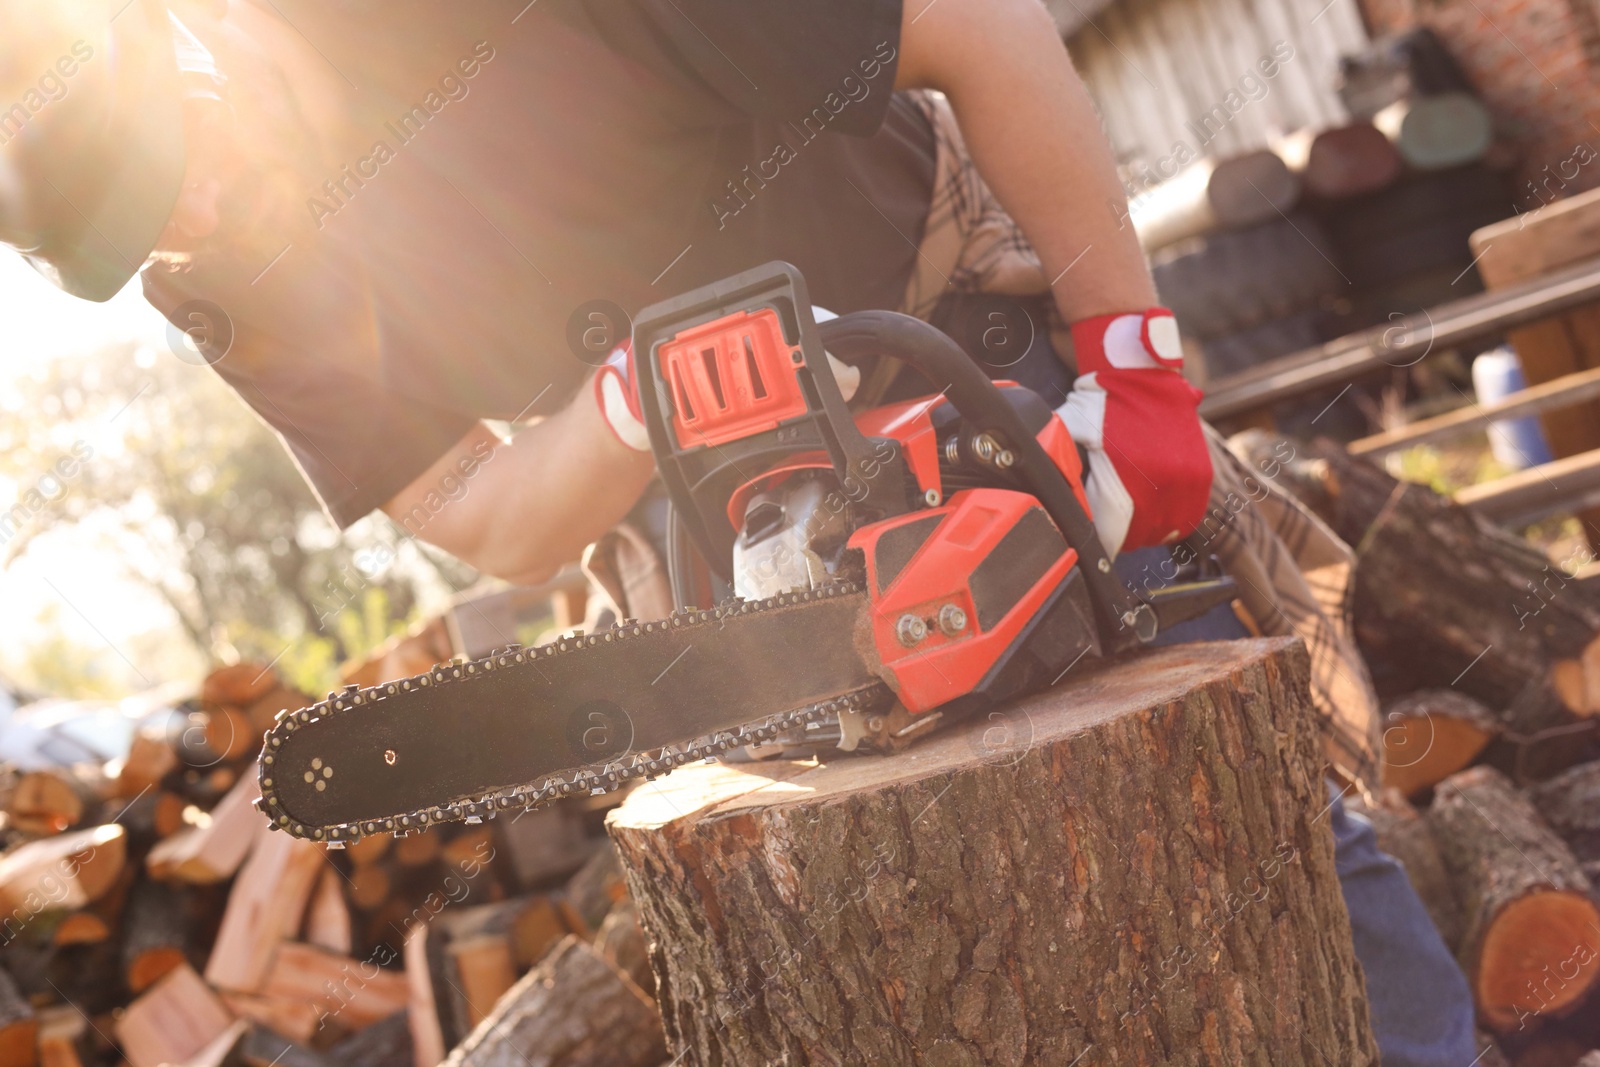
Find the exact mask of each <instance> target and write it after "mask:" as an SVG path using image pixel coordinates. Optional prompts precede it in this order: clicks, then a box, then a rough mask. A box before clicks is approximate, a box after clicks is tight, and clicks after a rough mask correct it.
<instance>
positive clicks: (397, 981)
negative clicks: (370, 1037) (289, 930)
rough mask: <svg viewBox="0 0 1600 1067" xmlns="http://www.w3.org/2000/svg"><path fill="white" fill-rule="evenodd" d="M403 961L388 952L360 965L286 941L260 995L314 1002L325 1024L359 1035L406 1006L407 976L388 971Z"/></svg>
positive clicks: (383, 950)
mask: <svg viewBox="0 0 1600 1067" xmlns="http://www.w3.org/2000/svg"><path fill="white" fill-rule="evenodd" d="M399 961H400V955H399V953H398V952H396V951H395V950H394V949H392V948H389V947H388V946H380V947H379V950H378V951H376V952H374V953H373V954H372V956H370V957H369V958H367V959H364V960H358V959H353V958H351V957H349V956H340V955H336V954H335V953H332V952H325V951H323V950H322V949H320V948H316V947H315V946H313V945H306V944H301V943H300V942H297V941H285V942H284V943H283V944H281V945H279V946H278V951H277V952H276V953H274V954H273V958H272V963H271V966H270V967H268V969H267V976H266V980H265V981H264V982H263V983H262V985H261V993H262V995H263V996H269V997H283V998H286V999H299V1000H307V1001H310V1002H312V1003H314V1004H316V1005H317V1006H318V1007H319V1008H320V1009H321V1010H322V1018H323V1023H324V1024H328V1023H333V1022H337V1023H338V1024H339V1025H340V1026H342V1027H344V1028H345V1029H347V1030H360V1029H361V1028H362V1027H365V1026H370V1025H372V1024H373V1023H375V1022H377V1021H378V1020H379V1019H384V1018H387V1017H388V1016H390V1015H393V1014H394V1013H395V1012H397V1011H399V1010H401V1009H402V1008H404V1007H405V1006H406V1003H407V1000H408V998H409V993H408V990H407V988H406V979H405V976H404V975H403V974H401V973H400V972H398V971H389V970H384V969H383V965H386V964H391V963H398V962H399Z"/></svg>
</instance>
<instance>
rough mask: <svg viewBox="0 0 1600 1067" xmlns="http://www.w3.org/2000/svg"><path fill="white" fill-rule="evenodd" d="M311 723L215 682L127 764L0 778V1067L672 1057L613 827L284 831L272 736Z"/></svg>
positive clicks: (253, 673) (290, 706) (158, 724)
mask: <svg viewBox="0 0 1600 1067" xmlns="http://www.w3.org/2000/svg"><path fill="white" fill-rule="evenodd" d="M309 702H310V698H308V697H307V696H305V695H304V694H301V693H298V692H295V691H293V690H292V689H289V688H287V687H286V686H284V685H283V684H282V683H280V681H279V680H278V679H277V678H276V677H275V676H274V675H273V674H272V673H271V672H270V671H269V670H267V669H266V668H264V667H262V666H261V665H259V664H239V665H235V666H230V667H224V668H220V669H218V670H216V671H214V672H213V673H212V674H211V675H210V676H208V677H207V678H206V680H205V682H204V684H203V685H202V686H201V689H200V692H199V694H198V696H197V697H196V698H195V699H194V700H192V701H189V702H187V703H186V704H185V705H183V706H182V707H180V708H179V709H177V710H176V711H175V712H174V713H173V714H172V715H171V717H166V716H163V717H162V718H160V719H157V720H152V721H150V722H147V723H145V724H144V725H142V726H141V728H140V729H139V731H138V733H137V734H136V736H135V737H134V739H133V741H132V743H131V745H130V746H129V749H128V752H127V755H126V756H125V757H124V758H122V759H119V760H114V761H112V762H110V763H107V764H105V765H103V766H91V765H80V766H74V767H68V768H52V767H48V766H46V767H30V768H29V769H28V770H27V771H25V772H24V771H18V770H15V769H9V768H8V769H0V813H3V815H0V819H3V822H0V844H3V846H4V851H3V854H0V1067H15V1065H23V1067H31V1065H45V1067H94V1065H106V1067H110V1065H114V1064H126V1065H127V1067H161V1065H165V1064H170V1065H174V1067H178V1065H181V1067H243V1065H250V1067H266V1065H268V1064H276V1065H278V1067H329V1065H332V1064H349V1065H355V1067H395V1065H402V1067H404V1065H411V1064H415V1065H416V1067H435V1065H437V1064H439V1063H441V1062H443V1061H444V1060H445V1059H446V1057H447V1055H448V1056H451V1062H452V1063H462V1064H491V1063H498V1062H503V1059H496V1058H495V1057H496V1056H497V1055H500V1053H496V1052H495V1051H494V1049H495V1048H496V1047H498V1046H499V1045H501V1044H503V1041H502V1039H501V1038H499V1037H496V1038H492V1039H486V1038H484V1037H483V1036H481V1035H480V1036H478V1037H477V1038H476V1039H475V1040H468V1039H469V1038H471V1037H472V1036H473V1035H474V1033H475V1032H476V1031H478V1030H481V1029H482V1028H483V1027H484V1026H485V1025H486V1024H487V1025H489V1026H498V1027H499V1030H498V1031H496V1033H498V1034H501V1035H509V1036H510V1039H512V1040H515V1041H516V1042H517V1043H518V1045H519V1046H520V1047H521V1048H523V1049H525V1050H528V1051H529V1053H530V1054H531V1053H533V1052H535V1051H537V1052H538V1053H539V1054H541V1055H544V1056H545V1057H546V1059H544V1060H542V1061H541V1062H546V1063H550V1064H552V1065H556V1064H559V1065H562V1067H571V1065H577V1064H589V1063H593V1064H602V1063H608V1064H609V1063H618V1062H622V1061H621V1060H618V1059H616V1058H615V1056H616V1055H617V1053H616V1049H617V1048H625V1049H626V1048H631V1049H636V1050H644V1051H643V1052H642V1053H641V1055H643V1059H640V1060H638V1062H639V1063H640V1064H641V1067H655V1065H656V1064H658V1063H660V1062H661V1061H662V1060H664V1059H666V1055H665V1052H664V1050H663V1049H662V1045H661V1040H662V1039H661V1028H660V1023H659V1021H658V1019H657V1015H656V1009H655V1006H654V1001H653V1000H652V998H651V995H650V994H649V993H648V992H646V990H648V989H651V988H652V980H651V979H650V976H649V969H648V966H647V965H645V963H644V945H643V935H642V933H640V932H639V928H638V923H637V920H636V918H634V915H633V912H632V911H631V909H630V908H628V907H626V906H619V905H621V903H622V901H623V897H624V891H623V887H622V881H621V874H620V872H619V871H618V869H617V868H616V864H615V860H614V857H613V856H612V854H611V852H610V848H609V846H608V845H606V844H605V842H604V838H603V832H602V820H603V818H604V808H603V807H598V806H597V807H592V808H591V807H586V806H585V805H583V804H572V805H568V806H565V807H563V808H562V809H559V810H547V811H542V812H536V813H532V814H528V815H525V816H523V817H521V818H518V819H516V820H510V819H503V820H496V821H494V822H491V823H489V824H485V825H480V826H466V825H458V826H445V827H436V828H433V829H430V830H428V831H426V832H423V833H418V834H412V835H409V836H406V837H398V838H394V839H391V838H389V837H387V836H377V837H372V838H367V839H365V840H363V841H362V842H360V843H359V844H358V845H356V846H354V847H352V848H349V849H347V850H344V851H342V852H334V851H328V850H325V849H324V848H323V847H322V846H319V845H315V844H312V843H310V842H306V841H298V840H295V839H293V838H290V837H288V836H287V835H284V834H278V833H272V832H269V831H268V829H267V826H266V820H265V818H264V817H263V816H262V815H261V814H260V813H259V812H258V811H257V810H256V808H255V806H254V801H255V800H256V798H257V797H258V795H259V791H258V787H257V780H256V766H255V757H256V755H257V754H258V753H259V751H260V743H261V742H260V738H261V734H262V732H263V731H264V730H265V729H266V728H267V726H268V725H269V724H270V723H271V722H272V720H273V717H274V716H275V715H276V714H277V713H278V712H279V711H280V710H294V709H297V708H299V707H302V706H304V705H305V704H307V703H309ZM598 799H601V798H597V800H598ZM610 802H614V799H613V800H612V801H610ZM541 1005H546V1006H560V1011H559V1015H560V1018H559V1019H556V1018H545V1016H546V1015H548V1014H549V1013H548V1012H547V1011H545V1010H544V1008H542V1007H541ZM551 1010H555V1009H554V1008H551ZM585 1028H588V1029H587V1030H585ZM580 1031H582V1032H580ZM584 1033H587V1034H589V1035H590V1037H591V1038H593V1037H595V1036H596V1035H604V1041H603V1042H601V1043H599V1044H594V1043H593V1042H592V1041H591V1043H590V1045H589V1046H585V1045H584V1041H585V1040H586V1039H585V1038H584ZM463 1042H465V1043H464V1044H462V1043H463ZM614 1042H615V1043H616V1044H615V1045H613V1043H614ZM458 1044H461V1045H462V1047H461V1048H460V1049H458V1050H457V1051H456V1052H455V1053H454V1054H451V1053H450V1051H449V1050H450V1049H451V1048H452V1047H453V1046H456V1045H458ZM585 1048H587V1051H585ZM505 1062H509V1061H505ZM628 1062H633V1061H631V1060H630V1061H628Z"/></svg>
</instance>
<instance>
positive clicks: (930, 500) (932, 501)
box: [922, 489, 944, 508]
mask: <svg viewBox="0 0 1600 1067" xmlns="http://www.w3.org/2000/svg"><path fill="white" fill-rule="evenodd" d="M922 499H923V500H924V501H925V502H926V503H927V505H928V506H929V507H930V508H936V507H938V506H939V505H940V504H941V503H943V502H944V497H942V496H940V495H939V490H937V489H929V490H928V491H927V492H926V493H923V494H922Z"/></svg>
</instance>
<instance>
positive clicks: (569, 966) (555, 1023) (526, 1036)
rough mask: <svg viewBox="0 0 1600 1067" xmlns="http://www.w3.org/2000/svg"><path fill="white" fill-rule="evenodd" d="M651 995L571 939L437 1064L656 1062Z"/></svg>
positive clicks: (660, 1054)
mask: <svg viewBox="0 0 1600 1067" xmlns="http://www.w3.org/2000/svg"><path fill="white" fill-rule="evenodd" d="M666 1058H667V1057H666V1048H665V1046H664V1045H663V1044H662V1040H661V1024H660V1022H659V1021H658V1020H657V1018H656V1012H655V1008H654V1006H653V1005H652V1004H651V1003H650V998H649V997H647V996H645V995H644V993H643V992H642V991H641V990H640V989H639V987H638V986H636V985H634V984H633V982H632V981H631V980H629V979H628V977H627V976H626V975H624V974H622V972H620V971H618V970H617V969H616V968H615V967H613V966H611V964H609V963H607V962H606V961H605V960H603V959H601V958H600V957H599V956H597V955H595V953H594V951H593V950H592V949H590V948H589V947H588V946H587V945H585V944H584V943H583V942H582V941H579V940H578V939H577V938H575V937H568V938H567V939H566V940H564V941H562V942H561V943H560V944H559V945H557V946H556V947H555V949H553V950H552V951H551V953H550V955H549V956H548V957H546V958H545V959H544V961H543V962H541V963H540V964H539V966H537V967H535V968H534V969H533V970H531V971H529V972H528V973H527V974H526V975H524V976H523V977H522V980H521V981H519V982H518V983H517V984H516V985H515V986H513V987H512V988H511V990H510V992H508V993H507V994H506V995H505V997H504V998H503V999H502V1000H501V1001H500V1003H499V1004H498V1005H497V1006H496V1007H495V1009H494V1011H493V1012H492V1013H490V1014H489V1015H488V1016H487V1017H486V1018H485V1019H484V1020H483V1021H482V1022H481V1023H479V1024H478V1026H477V1028H476V1029H474V1030H473V1031H472V1033H471V1034H470V1035H468V1037H467V1039H466V1040H465V1041H463V1042H462V1043H461V1044H460V1045H459V1046H457V1047H456V1049H455V1050H454V1051H452V1052H451V1053H450V1057H449V1059H447V1060H445V1062H444V1067H526V1065H527V1064H529V1063H537V1064H541V1065H544V1067H657V1065H658V1064H660V1063H661V1062H662V1061H663V1060H665V1059H666Z"/></svg>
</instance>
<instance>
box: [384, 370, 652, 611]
mask: <svg viewBox="0 0 1600 1067" xmlns="http://www.w3.org/2000/svg"><path fill="white" fill-rule="evenodd" d="M598 397H599V391H598V389H596V388H594V387H592V386H585V387H584V388H583V389H580V390H579V392H578V394H577V396H576V397H574V398H573V401H572V403H570V404H568V405H567V406H566V407H565V408H563V409H562V410H561V411H559V412H557V413H556V414H554V415H552V416H551V417H550V418H548V419H545V420H544V421H542V422H539V423H536V424H534V425H532V426H529V427H527V428H525V429H523V430H522V431H521V432H519V433H518V434H517V435H516V437H515V438H513V439H512V440H510V441H503V440H501V439H500V438H499V437H497V436H495V434H494V432H493V431H492V430H490V429H489V428H488V427H487V426H484V425H482V424H481V423H480V424H479V425H478V426H476V427H474V428H473V429H472V430H470V431H469V432H468V433H467V435H466V436H465V437H463V438H462V439H461V440H460V441H459V442H457V444H456V446H455V448H453V449H451V451H450V452H449V453H447V454H445V455H443V456H441V457H439V460H438V461H437V462H436V463H434V465H433V466H432V467H430V468H428V470H427V471H426V472H425V473H424V474H423V475H422V476H421V477H419V478H417V480H416V481H414V482H412V483H411V484H410V485H408V486H406V487H405V488H404V489H402V490H401V491H400V492H399V493H398V494H396V495H395V497H394V499H392V500H390V501H389V502H388V503H387V504H385V505H384V506H383V510H384V512H385V513H386V514H387V515H388V516H389V517H390V518H392V519H394V520H395V521H396V522H398V523H400V525H402V526H404V527H405V528H406V530H407V531H409V532H410V533H412V534H414V535H415V536H417V537H419V538H421V539H422V540H424V541H427V542H428V543H430V544H433V545H437V546H438V547H440V548H442V549H444V550H445V551H446V552H449V553H450V554H451V555H453V556H455V557H457V558H458V559H461V560H464V561H465V562H467V563H470V564H471V565H472V566H474V567H476V568H478V569H479V570H481V571H483V572H485V573H487V574H493V575H495V576H497V577H500V578H504V579H506V580H507V581H512V582H521V583H525V584H530V585H531V584H534V583H537V582H541V581H544V580H545V579H547V578H549V577H550V576H551V575H552V574H554V573H555V572H556V571H557V570H559V569H560V568H561V566H562V564H564V563H569V562H572V561H574V560H576V559H577V558H578V557H579V556H580V555H581V554H582V552H583V549H584V546H585V545H588V544H589V543H590V542H591V541H594V540H596V539H597V538H599V537H600V535H601V534H603V533H605V532H606V531H607V530H609V529H611V527H613V526H615V525H616V524H617V522H618V521H619V520H620V519H621V518H622V517H623V516H624V515H626V514H627V513H628V509H629V508H631V507H632V506H633V504H634V502H635V501H637V500H638V499H639V494H640V493H642V492H643V491H644V487H645V485H646V484H647V483H648V482H649V480H650V476H651V474H652V473H653V472H654V471H655V461H654V459H653V457H652V456H651V455H650V453H649V452H648V451H645V452H639V451H635V450H634V449H632V448H630V447H628V446H627V445H624V444H623V443H622V442H621V441H620V440H619V439H618V437H617V435H616V433H615V432H614V431H613V430H612V429H611V427H610V425H609V424H608V422H607V420H606V418H605V417H604V415H603V414H602V412H601V407H600V403H599V402H598ZM467 466H470V467H471V469H472V471H473V473H472V474H471V475H470V476H463V474H462V472H463V470H465V469H466V468H467ZM440 500H443V501H444V503H443V506H437V505H438V502H439V501H440ZM416 516H421V517H422V518H421V519H420V520H419V519H418V518H415V517H416Z"/></svg>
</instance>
